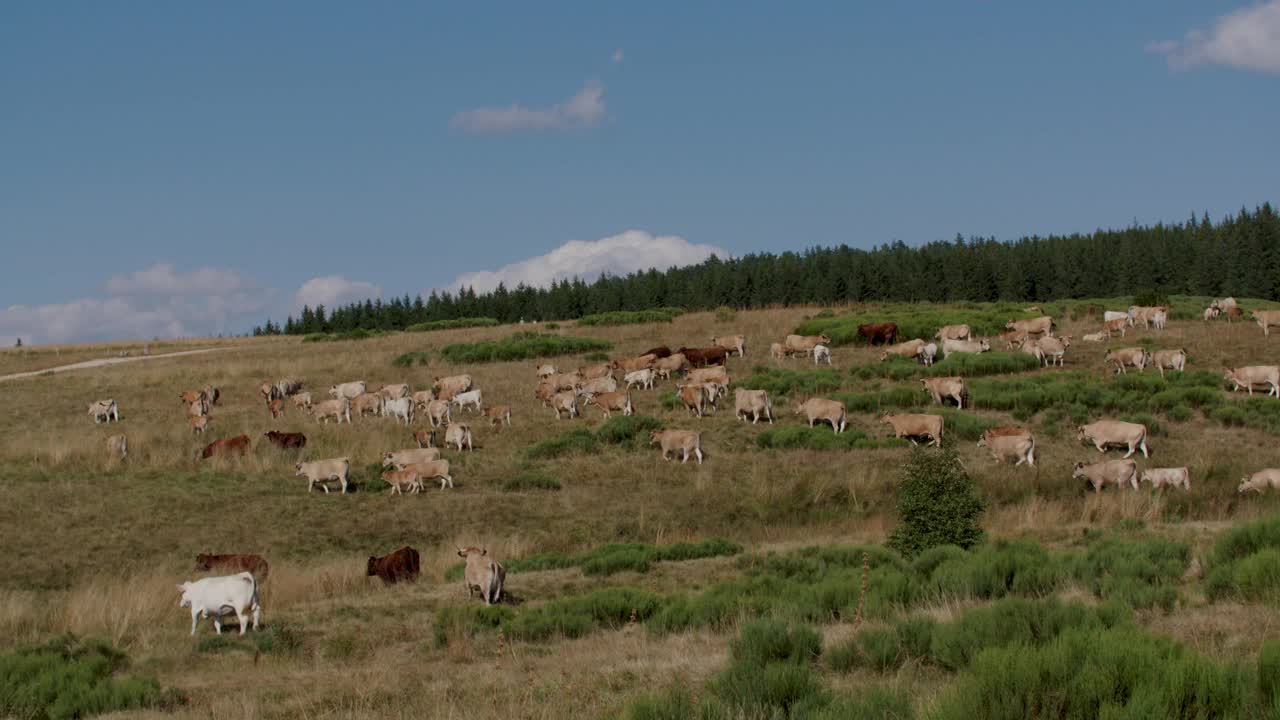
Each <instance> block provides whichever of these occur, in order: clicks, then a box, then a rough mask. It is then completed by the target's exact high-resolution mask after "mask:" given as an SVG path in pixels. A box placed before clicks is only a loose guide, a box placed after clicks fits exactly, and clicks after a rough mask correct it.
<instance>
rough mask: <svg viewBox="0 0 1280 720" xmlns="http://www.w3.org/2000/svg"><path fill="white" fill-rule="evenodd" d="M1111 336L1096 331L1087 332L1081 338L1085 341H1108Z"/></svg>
mask: <svg viewBox="0 0 1280 720" xmlns="http://www.w3.org/2000/svg"><path fill="white" fill-rule="evenodd" d="M1109 337H1111V336H1110V335H1108V334H1107V333H1105V332H1096V333H1086V334H1085V335H1084V336H1083V337H1081V338H1080V339H1081V340H1083V341H1085V342H1106V340H1107V338H1109Z"/></svg>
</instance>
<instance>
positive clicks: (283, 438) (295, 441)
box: [263, 430, 307, 450]
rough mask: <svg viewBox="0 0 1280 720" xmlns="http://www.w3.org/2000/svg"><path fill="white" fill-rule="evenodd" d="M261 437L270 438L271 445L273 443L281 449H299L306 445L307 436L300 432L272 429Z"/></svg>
mask: <svg viewBox="0 0 1280 720" xmlns="http://www.w3.org/2000/svg"><path fill="white" fill-rule="evenodd" d="M263 437H265V438H266V439H267V440H270V441H271V444H272V445H275V446H276V447H278V448H280V449H281V450H288V449H290V448H294V449H297V450H301V449H302V448H304V447H306V446H307V436H306V435H303V434H302V433H282V432H276V431H275V430H272V431H270V432H268V433H266V434H264V435H263Z"/></svg>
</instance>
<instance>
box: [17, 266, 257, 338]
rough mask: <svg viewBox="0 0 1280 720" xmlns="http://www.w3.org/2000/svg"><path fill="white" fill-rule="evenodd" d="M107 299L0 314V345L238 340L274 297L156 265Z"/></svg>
mask: <svg viewBox="0 0 1280 720" xmlns="http://www.w3.org/2000/svg"><path fill="white" fill-rule="evenodd" d="M103 289H104V293H105V295H106V297H101V298H81V299H77V300H72V301H70V302H66V303H52V304H48V305H37V306H31V305H12V306H10V307H8V308H5V309H4V310H0V342H4V341H5V339H6V338H7V339H8V343H7V344H10V345H12V344H13V339H15V338H17V337H21V338H22V339H23V342H24V343H31V342H37V343H49V342H57V343H63V342H81V341H93V340H111V339H124V338H128V339H145V338H151V337H189V336H198V335H216V334H219V333H234V332H241V331H243V330H245V329H246V326H247V325H248V324H249V323H250V322H252V321H253V320H257V319H259V318H260V317H261V315H262V314H263V313H265V312H267V311H268V310H269V309H270V307H271V305H272V301H273V300H274V298H275V295H276V291H275V290H273V289H271V288H268V287H263V286H260V285H258V284H256V283H255V282H253V281H252V280H251V279H250V278H247V277H245V276H243V275H241V274H240V273H238V272H236V271H234V270H228V269H225V268H209V267H204V268H199V269H197V270H195V271H192V272H188V273H183V272H178V271H177V270H175V269H174V267H173V266H172V265H169V264H166V263H157V264H156V265H153V266H152V267H150V268H148V269H146V270H141V271H138V272H135V273H132V274H130V275H116V276H114V277H112V278H111V279H109V280H108V281H107V282H106V284H105V286H104V288H103Z"/></svg>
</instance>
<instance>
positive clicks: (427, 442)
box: [413, 430, 436, 448]
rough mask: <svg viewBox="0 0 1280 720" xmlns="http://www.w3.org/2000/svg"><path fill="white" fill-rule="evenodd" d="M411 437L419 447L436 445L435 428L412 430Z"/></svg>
mask: <svg viewBox="0 0 1280 720" xmlns="http://www.w3.org/2000/svg"><path fill="white" fill-rule="evenodd" d="M413 439H414V441H415V442H417V443H418V447H420V448H433V447H435V446H436V431H435V430H414V431H413Z"/></svg>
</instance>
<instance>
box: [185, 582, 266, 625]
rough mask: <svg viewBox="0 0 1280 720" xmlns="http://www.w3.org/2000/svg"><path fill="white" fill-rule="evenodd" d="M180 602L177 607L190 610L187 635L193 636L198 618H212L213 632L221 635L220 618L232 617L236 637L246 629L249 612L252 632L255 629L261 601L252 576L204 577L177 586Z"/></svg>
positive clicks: (260, 609) (256, 583)
mask: <svg viewBox="0 0 1280 720" xmlns="http://www.w3.org/2000/svg"><path fill="white" fill-rule="evenodd" d="M178 592H180V593H182V599H181V600H179V601H178V607H180V608H185V607H189V608H191V634H192V635H195V634H196V624H197V623H198V622H199V621H200V618H201V617H210V616H212V617H213V629H214V630H216V631H217V632H218V634H219V635H221V634H222V617H223V616H224V615H230V614H232V613H235V616H236V619H237V620H239V621H240V634H241V635H243V634H244V633H245V630H247V629H248V624H249V612H250V611H252V612H253V629H254V630H257V629H258V628H259V622H258V621H259V619H260V617H261V615H262V600H261V599H260V598H259V597H258V582H257V581H256V580H254V579H253V573H247V572H242V573H240V574H238V575H226V576H223V577H208V578H204V579H202V580H194V581H191V582H184V583H182V584H181V585H178Z"/></svg>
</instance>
